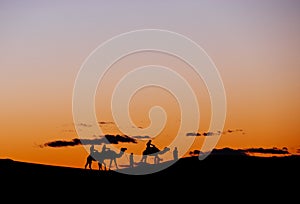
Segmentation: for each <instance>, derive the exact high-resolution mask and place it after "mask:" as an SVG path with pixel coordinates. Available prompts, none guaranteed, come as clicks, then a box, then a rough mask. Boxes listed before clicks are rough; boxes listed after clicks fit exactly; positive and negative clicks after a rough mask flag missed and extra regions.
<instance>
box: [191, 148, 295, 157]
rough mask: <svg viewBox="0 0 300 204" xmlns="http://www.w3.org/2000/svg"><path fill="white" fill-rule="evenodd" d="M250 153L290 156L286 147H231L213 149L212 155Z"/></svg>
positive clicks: (194, 154) (198, 152)
mask: <svg viewBox="0 0 300 204" xmlns="http://www.w3.org/2000/svg"><path fill="white" fill-rule="evenodd" d="M201 153H203V152H201V151H200V150H193V151H190V152H189V154H190V155H191V156H196V155H199V154H201ZM249 153H260V154H290V152H289V151H288V149H287V148H286V147H284V148H282V149H279V148H276V147H273V148H247V149H232V148H229V147H225V148H221V149H213V150H212V152H211V154H212V155H216V154H217V155H242V156H247V155H249Z"/></svg>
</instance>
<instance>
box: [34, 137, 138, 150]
mask: <svg viewBox="0 0 300 204" xmlns="http://www.w3.org/2000/svg"><path fill="white" fill-rule="evenodd" d="M119 142H121V143H137V142H136V140H135V139H134V138H132V137H129V136H127V135H105V136H102V137H99V138H94V139H78V138H75V139H72V140H71V141H65V140H56V141H51V142H47V143H45V144H43V145H39V146H40V147H41V148H43V147H68V146H76V145H92V144H94V145H99V144H104V143H105V144H118V143H119Z"/></svg>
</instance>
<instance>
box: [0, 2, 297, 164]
mask: <svg viewBox="0 0 300 204" xmlns="http://www.w3.org/2000/svg"><path fill="white" fill-rule="evenodd" d="M299 11H300V2H299V1H295V0H294V1H293V0H286V1H280V0H272V1H271V0H269V1H259V0H254V1H246V0H245V1H240V0H235V1H233V0H229V1H221V0H219V1H208V0H207V1H201V0H200V1H176V0H175V1H174V0H172V1H169V0H168V1H156V0H155V1H127V0H125V1H109V2H108V1H33V0H25V1H3V0H1V1H0V31H1V32H0V45H1V46H0V73H1V74H0V81H1V86H0V93H1V100H0V107H1V115H0V122H1V128H0V158H11V159H14V160H20V161H29V162H37V163H45V164H55V165H62V166H73V167H82V166H83V165H84V162H85V158H86V156H87V152H86V151H85V149H84V148H83V147H82V146H75V147H62V148H51V147H45V148H40V146H39V145H41V144H44V143H46V142H49V141H55V140H71V139H73V138H77V137H78V136H77V134H76V132H75V130H74V125H73V116H72V94H73V86H74V83H75V79H76V76H77V74H78V72H79V70H80V67H81V65H82V63H83V62H84V60H85V59H86V58H87V57H88V55H89V54H90V53H91V52H92V51H93V50H94V49H95V48H96V47H98V45H99V44H101V43H103V42H104V41H106V40H108V39H110V38H112V37H114V36H116V35H119V34H121V33H124V32H129V31H133V30H137V29H147V28H151V29H164V30H170V31H173V32H177V33H180V34H182V35H185V36H187V37H188V38H190V39H192V40H193V41H195V42H196V43H198V44H199V45H200V46H201V47H202V48H203V49H204V50H205V51H206V52H207V54H208V55H209V56H210V57H211V59H212V60H213V62H214V63H215V65H216V67H217V68H218V71H219V72H220V75H221V77H222V80H223V83H224V88H225V91H226V98H227V116H226V122H225V126H224V130H225V131H226V130H228V129H232V130H236V129H241V130H243V131H235V132H232V133H230V134H224V135H222V136H221V138H220V140H219V142H218V145H217V147H220V148H221V147H232V148H250V147H263V148H272V147H278V148H283V147H287V148H288V150H289V151H290V152H292V153H296V152H297V149H300V137H299V135H300V129H299V125H300V123H299V122H300V120H299V115H300V106H299V104H300V92H299V90H300V82H299V77H300V55H299V53H300V37H299V36H300V12H299ZM134 57H136V58H135V59H134ZM137 59H138V60H137ZM153 59H155V60H158V62H160V63H161V64H164V65H166V66H172V67H173V68H174V69H175V70H177V71H178V72H181V74H182V75H183V76H185V77H186V78H187V80H188V81H189V82H190V83H191V85H192V86H193V87H196V89H197V90H198V95H197V97H198V99H199V100H200V101H201V104H202V105H201V106H200V111H201V114H203V116H204V117H203V118H204V119H203V120H201V124H200V129H199V132H204V131H206V129H207V125H208V121H209V120H206V119H205V118H209V113H210V112H209V110H208V107H209V101H207V100H208V97H207V96H208V95H207V93H206V91H205V89H204V87H203V83H202V82H201V80H199V79H197V78H195V76H193V74H191V73H190V72H185V71H183V70H185V69H183V67H184V66H185V65H184V64H182V62H180V61H178V60H176V59H174V58H173V59H170V57H169V56H161V55H159V54H157V53H144V54H140V55H139V54H137V55H136V56H129V57H128V58H127V59H124V60H123V61H122V62H120V63H116V64H115V65H114V66H115V67H119V69H123V71H122V72H118V71H115V72H113V71H112V72H111V73H108V78H106V80H107V81H104V82H103V83H104V85H105V86H104V87H105V88H104V89H99V93H98V92H97V97H96V104H97V107H96V110H97V114H98V115H99V121H112V120H113V118H112V117H111V114H110V111H109V109H108V107H109V101H107V100H106V101H102V98H103V96H104V97H105V96H109V95H110V94H111V91H112V89H113V84H114V83H116V82H117V79H118V77H120V76H121V74H122V73H123V72H125V71H126V70H127V69H129V68H130V66H132V65H134V66H136V65H139V64H140V63H139V62H143V63H145V62H149V63H150V62H151V60H153ZM141 64H142V63H141ZM120 67H123V68H120ZM105 83H106V84H105ZM145 93H146V95H147V96H148V98H145ZM155 96H156V97H155ZM158 96H159V98H158ZM150 99H151V100H150ZM156 103H160V105H161V106H163V107H165V108H166V112H167V113H168V114H171V117H170V121H168V123H167V126H166V128H165V129H164V131H163V132H162V133H161V138H162V139H160V138H159V137H158V138H157V139H155V140H154V141H155V142H157V144H158V146H163V144H165V143H166V144H167V141H168V140H169V139H170V138H168V137H172V136H170V135H173V134H174V131H176V128H172V127H176V126H173V125H174V124H176V121H177V119H180V117H179V116H180V115H179V113H178V110H177V109H178V107H177V105H176V101H175V100H174V98H173V97H172V96H171V95H169V93H167V92H165V91H163V90H157V89H151V90H150V89H148V90H147V89H145V90H144V93H143V92H139V93H137V94H136V95H135V97H134V98H133V100H132V104H131V107H132V110H133V115H132V117H133V120H134V121H135V122H136V124H137V126H141V127H146V126H147V125H149V120H148V118H147V116H148V109H149V108H150V107H151V106H153V105H155V104H156ZM135 105H136V108H134V106H135ZM135 109H136V110H138V112H134V110H135ZM201 117H202V116H201ZM111 126H113V127H111ZM103 129H104V132H105V133H108V134H115V133H117V132H118V130H117V129H116V127H114V125H113V124H105V125H104V127H103ZM201 139H203V138H200V139H199V140H200V141H199V143H196V144H195V146H193V149H196V148H198V149H199V146H200V143H201ZM164 142H165V143H164ZM125 145H127V146H128V149H129V150H130V151H133V152H135V153H138V152H139V151H140V150H142V148H143V147H144V142H141V146H139V147H135V144H125ZM99 148H100V147H99Z"/></svg>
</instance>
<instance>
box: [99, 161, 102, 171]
mask: <svg viewBox="0 0 300 204" xmlns="http://www.w3.org/2000/svg"><path fill="white" fill-rule="evenodd" d="M98 167H99V171H100V170H102V163H101V162H98Z"/></svg>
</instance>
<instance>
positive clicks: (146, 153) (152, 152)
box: [141, 146, 170, 164]
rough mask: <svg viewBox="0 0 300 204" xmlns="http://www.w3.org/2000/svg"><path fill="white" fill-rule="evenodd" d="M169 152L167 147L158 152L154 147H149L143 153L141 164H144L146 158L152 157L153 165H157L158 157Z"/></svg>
mask: <svg viewBox="0 0 300 204" xmlns="http://www.w3.org/2000/svg"><path fill="white" fill-rule="evenodd" d="M169 150H170V148H169V147H164V149H163V150H161V151H160V150H159V149H158V148H157V147H155V146H154V147H150V148H149V149H145V150H144V151H143V157H142V160H141V162H144V163H146V160H147V156H154V164H158V163H159V161H160V160H161V159H160V158H159V156H158V155H161V154H164V153H166V152H168V151H169Z"/></svg>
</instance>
